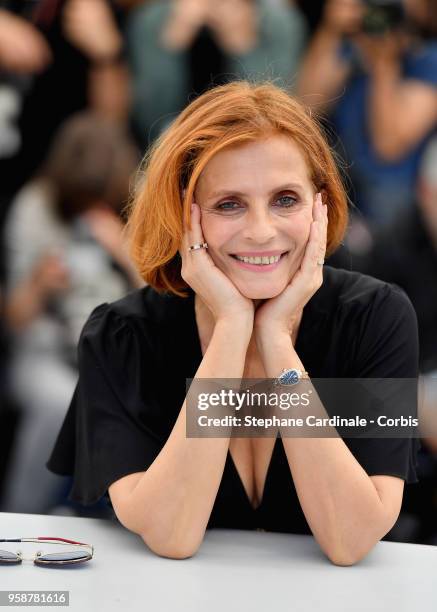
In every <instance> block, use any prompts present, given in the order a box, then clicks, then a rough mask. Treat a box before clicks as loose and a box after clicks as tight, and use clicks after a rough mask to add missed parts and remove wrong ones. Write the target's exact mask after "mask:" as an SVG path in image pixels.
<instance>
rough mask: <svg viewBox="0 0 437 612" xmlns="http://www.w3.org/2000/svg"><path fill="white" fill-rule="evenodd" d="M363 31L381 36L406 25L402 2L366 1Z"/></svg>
mask: <svg viewBox="0 0 437 612" xmlns="http://www.w3.org/2000/svg"><path fill="white" fill-rule="evenodd" d="M364 3H365V5H366V9H365V12H364V17H363V23H362V30H363V32H365V33H366V34H371V35H373V36H380V35H382V34H385V33H386V32H391V31H393V30H397V29H399V28H400V27H402V26H403V25H404V22H405V10H404V6H403V3H402V0H365V2H364Z"/></svg>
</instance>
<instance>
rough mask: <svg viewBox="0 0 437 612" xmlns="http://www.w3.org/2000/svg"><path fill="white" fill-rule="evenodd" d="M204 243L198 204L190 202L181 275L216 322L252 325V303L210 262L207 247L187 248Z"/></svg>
mask: <svg viewBox="0 0 437 612" xmlns="http://www.w3.org/2000/svg"><path fill="white" fill-rule="evenodd" d="M203 242H204V238H203V232H202V226H201V211H200V207H199V205H198V204H195V203H194V202H193V204H192V205H191V230H190V229H189V228H186V227H185V228H184V235H183V238H182V246H181V249H180V250H179V254H180V256H181V258H182V269H181V276H182V278H183V279H184V281H185V282H186V283H187V284H188V285H189V286H190V287H191V288H192V289H193V291H194V292H195V293H196V294H197V295H199V297H200V298H201V299H202V301H203V302H204V303H205V304H206V306H207V307H208V308H209V310H210V311H211V313H212V315H213V317H214V320H215V323H217V322H218V321H222V320H226V321H232V322H236V321H237V322H250V326H251V328H252V326H253V319H254V305H253V301H252V300H251V299H250V298H246V297H245V296H243V295H242V294H241V293H240V292H239V291H238V289H237V287H236V286H235V285H234V283H233V282H232V281H231V280H230V279H229V278H228V277H227V276H226V275H225V274H224V272H222V271H221V270H220V269H219V268H218V267H217V266H216V265H215V264H214V262H213V260H212V258H211V256H210V255H209V253H208V251H207V249H204V248H202V249H196V250H194V251H189V250H188V247H189V246H191V245H193V244H198V243H200V244H202V243H203Z"/></svg>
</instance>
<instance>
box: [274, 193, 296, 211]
mask: <svg viewBox="0 0 437 612" xmlns="http://www.w3.org/2000/svg"><path fill="white" fill-rule="evenodd" d="M276 201H277V202H279V203H280V205H281V207H282V208H289V207H290V206H294V204H296V202H297V198H294V197H293V196H281V197H280V198H278V199H277V200H276Z"/></svg>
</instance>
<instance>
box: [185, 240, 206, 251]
mask: <svg viewBox="0 0 437 612" xmlns="http://www.w3.org/2000/svg"><path fill="white" fill-rule="evenodd" d="M207 248H208V244H207V243H206V242H203V243H199V242H198V243H197V244H192V245H191V246H190V247H188V250H189V251H197V249H207Z"/></svg>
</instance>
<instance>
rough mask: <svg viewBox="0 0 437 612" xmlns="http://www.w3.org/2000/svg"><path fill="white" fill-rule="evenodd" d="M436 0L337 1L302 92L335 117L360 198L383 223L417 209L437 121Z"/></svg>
mask: <svg viewBox="0 0 437 612" xmlns="http://www.w3.org/2000/svg"><path fill="white" fill-rule="evenodd" d="M436 13H437V2H436V1H435V0H418V1H414V2H413V1H411V0H404V1H403V2H401V1H393V0H392V1H391V2H387V1H386V2H382V0H367V1H366V2H364V1H363V0H329V1H328V2H327V4H326V7H325V11H324V15H323V19H322V22H321V25H320V27H319V28H318V30H317V31H316V33H315V35H314V38H313V41H312V43H311V45H310V47H309V50H308V53H307V56H306V58H305V60H304V63H303V67H302V71H301V74H300V79H299V87H298V89H299V93H300V95H301V96H302V98H303V99H304V101H305V102H306V103H307V104H309V105H311V106H313V107H314V108H317V109H318V110H321V111H323V112H325V113H328V114H329V118H330V120H331V121H332V124H333V127H334V129H335V130H336V133H337V135H338V136H339V138H340V141H341V144H342V146H343V147H344V149H345V151H346V156H347V157H348V160H349V163H350V173H351V178H352V181H353V183H354V188H355V191H356V197H355V201H356V202H357V204H358V207H359V208H360V209H361V211H362V212H363V214H364V215H365V216H366V217H367V218H368V219H369V221H370V222H371V223H372V222H373V223H375V224H378V225H381V224H385V223H386V222H389V221H390V220H391V219H392V218H393V216H394V215H395V214H397V213H398V212H400V211H401V210H402V209H406V208H408V207H409V206H410V202H411V201H412V199H413V194H414V185H415V182H416V176H417V167H418V163H419V159H420V155H421V153H422V151H423V149H424V147H425V145H426V143H427V141H428V139H429V137H430V136H431V134H432V133H433V131H434V128H435V125H436V122H437V42H436V40H435V38H434V36H435V34H436V32H437V25H436V20H437V19H436V17H435V15H436Z"/></svg>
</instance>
